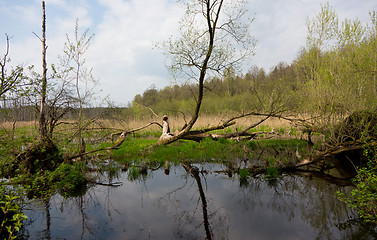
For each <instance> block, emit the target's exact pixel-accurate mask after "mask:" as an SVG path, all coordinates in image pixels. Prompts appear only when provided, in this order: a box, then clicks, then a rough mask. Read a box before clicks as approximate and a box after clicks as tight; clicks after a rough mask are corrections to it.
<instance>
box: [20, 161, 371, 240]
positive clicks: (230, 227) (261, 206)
mask: <svg viewBox="0 0 377 240" xmlns="http://www.w3.org/2000/svg"><path fill="white" fill-rule="evenodd" d="M198 167H199V169H203V168H204V169H207V170H210V172H208V173H203V174H202V173H199V174H192V173H188V172H187V171H186V170H185V169H184V168H183V167H182V166H176V167H172V168H171V171H170V174H169V175H165V174H164V170H163V169H160V170H156V171H154V172H149V174H148V176H146V177H144V178H139V179H138V180H133V181H131V180H129V178H130V177H129V173H128V172H123V173H121V174H120V176H119V179H116V181H120V182H122V183H123V184H122V185H121V186H119V187H109V186H100V185H97V186H95V187H92V188H90V189H89V190H88V191H87V193H86V194H85V195H84V196H82V197H76V198H67V199H64V198H62V197H60V196H59V195H56V196H54V197H52V198H51V199H50V201H48V202H47V201H46V202H44V203H43V202H42V203H40V204H35V205H32V206H29V208H30V209H29V210H28V211H26V215H27V216H29V219H30V221H29V222H28V223H27V224H26V228H25V234H26V235H27V237H28V238H29V239H290V240H291V239H375V237H376V236H377V235H376V229H375V227H373V226H371V225H368V224H364V223H362V222H361V221H359V220H358V216H357V214H356V213H355V212H354V211H352V210H350V209H349V208H348V207H347V206H346V205H345V204H343V203H342V202H340V201H339V200H338V199H337V195H336V191H337V190H340V191H342V192H348V191H349V190H350V189H351V187H349V186H339V185H336V184H333V183H331V182H329V181H327V180H323V179H319V178H312V177H304V176H297V175H292V176H289V175H286V176H283V177H281V178H279V179H278V180H277V181H274V182H269V181H267V180H265V178H264V177H263V176H259V177H256V178H249V179H247V181H241V182H240V179H238V176H235V177H228V176H227V175H225V174H224V173H216V172H213V170H214V169H215V168H222V166H220V165H209V164H207V165H200V166H198Z"/></svg>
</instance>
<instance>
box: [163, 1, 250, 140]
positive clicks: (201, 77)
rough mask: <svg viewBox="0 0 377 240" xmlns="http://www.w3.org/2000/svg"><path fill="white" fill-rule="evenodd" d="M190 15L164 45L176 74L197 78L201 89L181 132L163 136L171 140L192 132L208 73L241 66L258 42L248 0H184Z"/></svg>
mask: <svg viewBox="0 0 377 240" xmlns="http://www.w3.org/2000/svg"><path fill="white" fill-rule="evenodd" d="M180 2H181V3H182V4H183V5H184V6H185V7H186V15H185V17H184V18H183V19H182V21H181V23H180V25H181V28H180V32H181V35H180V37H179V38H178V39H173V38H170V40H168V41H166V42H164V43H163V44H162V45H161V48H162V49H163V50H164V52H165V54H166V55H167V56H168V58H169V59H170V65H169V66H168V68H169V69H170V71H171V72H172V73H174V74H175V75H176V76H181V77H185V78H186V79H187V80H189V81H192V80H194V81H196V82H197V84H198V91H197V93H196V94H197V96H196V106H195V109H194V111H193V114H192V117H191V120H190V121H189V122H188V123H187V124H186V125H185V126H184V127H183V128H182V130H180V131H179V132H178V133H177V134H174V135H169V137H166V138H162V139H161V138H160V140H159V141H158V142H157V144H167V143H171V142H173V141H176V140H178V139H181V138H183V137H184V136H185V135H187V134H188V132H189V131H190V129H191V128H192V127H193V126H194V124H195V122H196V121H197V119H198V117H199V112H200V107H201V104H202V101H203V89H204V82H205V79H206V75H207V73H211V74H220V75H221V74H222V73H224V72H225V71H224V70H226V69H238V68H239V67H240V64H241V62H242V60H244V59H245V58H246V57H248V56H250V55H252V54H253V50H254V46H255V42H254V39H253V38H252V36H251V34H250V24H251V23H252V22H253V19H247V16H246V13H247V7H246V4H247V2H246V1H244V0H233V1H227V0H192V1H180Z"/></svg>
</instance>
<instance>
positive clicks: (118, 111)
mask: <svg viewBox="0 0 377 240" xmlns="http://www.w3.org/2000/svg"><path fill="white" fill-rule="evenodd" d="M126 111H127V108H122V107H90V108H83V116H84V117H86V118H88V119H93V118H98V117H99V118H101V119H113V118H115V117H118V116H120V115H122V114H123V115H124V112H126ZM78 115H79V109H70V111H68V112H67V113H66V114H65V115H64V118H63V119H62V120H75V119H78ZM38 118H39V114H38V108H37V107H35V106H17V107H14V108H0V122H8V121H37V120H38Z"/></svg>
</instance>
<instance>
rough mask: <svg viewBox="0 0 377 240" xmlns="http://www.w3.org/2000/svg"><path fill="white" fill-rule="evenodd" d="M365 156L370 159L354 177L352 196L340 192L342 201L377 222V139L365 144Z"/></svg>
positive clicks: (368, 220) (367, 218) (368, 219)
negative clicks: (354, 185)
mask: <svg viewBox="0 0 377 240" xmlns="http://www.w3.org/2000/svg"><path fill="white" fill-rule="evenodd" d="M364 154H365V156H366V157H367V158H368V159H369V161H368V163H367V165H366V166H364V167H360V168H359V169H358V172H357V175H356V177H355V178H354V182H355V184H356V187H355V189H353V190H352V191H351V196H346V195H345V194H344V193H340V192H338V195H339V198H340V200H341V201H344V202H345V203H347V205H348V206H349V207H351V208H354V209H356V210H357V211H358V212H359V215H360V217H361V218H362V219H364V220H365V221H367V222H374V223H377V169H376V165H377V142H376V141H375V140H373V141H370V142H368V143H367V144H366V145H365V152H364Z"/></svg>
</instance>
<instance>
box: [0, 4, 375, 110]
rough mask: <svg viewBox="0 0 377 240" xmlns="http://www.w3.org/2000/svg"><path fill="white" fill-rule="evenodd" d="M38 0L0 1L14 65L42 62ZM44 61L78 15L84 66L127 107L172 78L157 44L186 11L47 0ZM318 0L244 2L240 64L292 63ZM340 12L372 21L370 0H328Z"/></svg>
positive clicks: (53, 56)
mask: <svg viewBox="0 0 377 240" xmlns="http://www.w3.org/2000/svg"><path fill="white" fill-rule="evenodd" d="M41 2H42V1H41V0H0V12H1V15H0V23H1V24H0V53H1V54H3V53H4V50H5V35H4V34H5V33H7V34H8V35H9V36H11V37H12V39H11V46H10V47H11V49H10V57H11V59H12V63H13V64H16V63H22V64H28V65H29V64H34V65H36V66H37V67H39V66H40V65H41V44H40V41H39V39H38V38H37V37H36V36H35V35H34V34H33V32H35V33H36V34H39V35H40V34H41V18H42V17H41V11H42V10H41ZM45 2H46V11H47V12H46V15H47V45H48V52H47V53H48V59H47V60H48V63H49V64H52V63H57V62H58V56H59V55H61V54H62V50H63V47H64V42H65V40H66V34H68V35H70V36H71V35H72V34H73V31H74V26H75V21H76V18H78V19H79V25H80V27H81V28H82V29H83V30H85V29H87V28H89V33H90V34H95V36H94V38H93V39H92V42H91V46H90V48H89V50H88V51H87V53H86V55H85V58H86V65H87V67H91V68H93V74H94V76H95V77H96V78H97V79H99V83H100V86H99V88H100V89H102V93H101V94H102V95H103V97H104V96H107V95H108V96H109V97H110V99H112V100H113V101H114V102H115V103H118V104H120V105H126V104H127V103H128V102H130V101H132V99H133V97H134V96H135V95H136V94H140V93H142V92H143V91H144V90H145V89H147V88H149V87H150V86H151V85H152V84H154V85H155V86H156V87H157V88H163V87H165V86H167V85H170V84H174V83H175V82H173V79H172V78H171V77H170V76H169V74H168V72H167V70H166V68H165V65H164V56H163V55H162V52H161V51H160V50H158V49H154V47H153V46H154V43H156V42H161V41H163V40H167V39H168V38H169V36H171V35H175V34H176V33H177V29H178V21H179V20H180V19H181V17H182V16H183V9H181V8H179V6H178V5H177V4H176V1H174V0H46V1H45ZM326 2H327V1H319V0H318V1H317V0H263V1H261V0H249V14H250V16H251V17H253V16H254V17H255V21H254V22H253V24H252V33H253V36H254V37H255V39H256V40H257V47H256V49H255V56H253V57H252V58H251V59H250V60H249V61H248V63H247V65H246V66H245V69H244V72H245V73H246V72H247V70H248V68H249V67H251V66H252V65H257V66H259V67H263V68H264V69H265V70H266V71H269V70H270V68H271V67H273V66H275V65H276V64H278V63H279V62H281V61H283V62H287V63H290V62H292V61H293V60H294V59H295V57H296V56H297V54H298V52H299V50H300V49H301V48H302V47H303V46H304V45H305V38H306V33H307V32H306V25H305V23H306V19H307V17H309V18H312V17H314V15H315V14H316V13H318V12H319V10H320V8H321V4H325V3H326ZM328 2H329V3H330V5H331V6H332V7H333V9H334V10H335V11H336V13H337V14H338V16H339V19H340V20H343V19H344V18H349V19H355V18H358V19H359V20H360V21H362V22H363V23H367V22H369V11H370V10H377V1H375V0H358V1H355V0H332V1H328Z"/></svg>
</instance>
